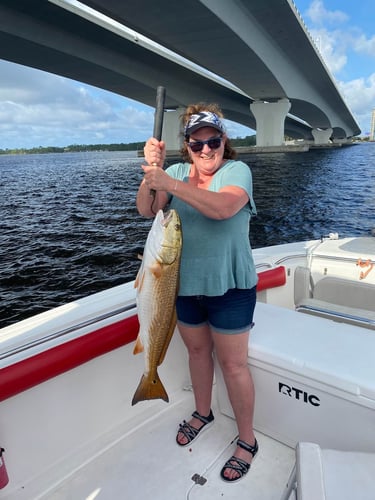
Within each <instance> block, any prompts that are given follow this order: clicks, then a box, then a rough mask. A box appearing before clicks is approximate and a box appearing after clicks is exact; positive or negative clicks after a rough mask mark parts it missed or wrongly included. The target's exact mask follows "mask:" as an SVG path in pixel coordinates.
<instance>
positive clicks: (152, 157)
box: [143, 137, 166, 168]
mask: <svg viewBox="0 0 375 500" xmlns="http://www.w3.org/2000/svg"><path fill="white" fill-rule="evenodd" d="M143 153H144V155H145V159H146V161H147V163H148V164H149V165H153V166H157V167H160V168H163V165H164V161H165V155H166V148H165V142H164V141H158V140H157V139H155V137H150V139H148V140H147V141H146V144H145V147H144V148H143Z"/></svg>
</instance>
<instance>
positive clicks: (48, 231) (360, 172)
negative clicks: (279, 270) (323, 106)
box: [0, 144, 375, 327]
mask: <svg viewBox="0 0 375 500" xmlns="http://www.w3.org/2000/svg"><path fill="white" fill-rule="evenodd" d="M132 156H133V157H132ZM247 163H249V165H250V166H251V169H252V172H253V178H254V198H255V201H256V204H257V208H258V216H257V217H256V219H255V220H253V222H252V225H251V233H250V236H251V242H252V246H253V247H254V248H256V247H259V246H267V245H273V244H277V243H283V242H289V241H293V240H297V239H298V240H301V239H311V238H318V237H320V236H321V235H323V234H328V233H329V232H338V233H339V234H341V235H352V234H355V235H359V234H369V233H370V231H371V229H372V228H373V227H375V213H374V206H375V166H374V165H375V144H361V145H357V146H353V147H346V148H342V149H332V150H315V151H312V152H309V153H280V154H267V155H266V154H262V155H251V156H250V157H249V159H248V161H247ZM140 165H141V160H139V159H137V158H135V157H134V154H133V155H132V154H131V153H130V154H129V153H127V152H115V153H113V152H111V153H109V152H108V153H102V152H101V153H64V154H49V155H17V156H11V155H9V156H8V155H6V156H0V190H1V197H0V215H1V218H0V225H1V231H0V262H1V266H0V327H2V326H5V325H7V324H10V323H13V322H15V321H18V320H20V319H23V318H26V317H28V316H31V315H32V314H35V313H37V312H41V311H43V310H46V309H50V308H51V307H55V306H57V305H61V304H63V303H66V302H69V301H71V300H75V299H77V298H80V297H83V296H86V295H89V294H91V293H95V292H97V291H99V290H104V289H106V288H109V287H111V286H115V285H118V284H121V283H124V282H126V281H129V280H131V279H133V278H134V277H135V274H136V272H137V269H138V267H139V261H138V259H137V254H138V253H140V252H142V248H143V245H144V242H145V239H146V236H147V232H148V229H149V227H150V224H151V222H150V221H149V220H145V219H143V218H142V217H140V216H139V215H138V214H137V211H136V209H135V196H136V192H137V188H138V184H139V182H140V180H141V178H142V171H141V168H140Z"/></svg>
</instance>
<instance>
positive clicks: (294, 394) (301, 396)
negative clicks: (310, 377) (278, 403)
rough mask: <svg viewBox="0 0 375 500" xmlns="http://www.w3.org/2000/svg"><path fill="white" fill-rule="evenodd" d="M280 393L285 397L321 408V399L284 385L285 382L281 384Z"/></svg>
mask: <svg viewBox="0 0 375 500" xmlns="http://www.w3.org/2000/svg"><path fill="white" fill-rule="evenodd" d="M279 392H280V393H281V394H285V396H289V397H291V398H294V399H298V400H299V401H303V402H304V403H310V404H311V405H313V406H320V399H319V398H318V396H314V394H308V393H307V392H305V391H302V390H301V389H297V388H296V387H290V385H287V384H284V383H283V382H279Z"/></svg>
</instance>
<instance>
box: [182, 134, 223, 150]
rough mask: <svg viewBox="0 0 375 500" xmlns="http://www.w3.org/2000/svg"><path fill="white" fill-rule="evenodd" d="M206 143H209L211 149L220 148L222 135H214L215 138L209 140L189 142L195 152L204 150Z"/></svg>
mask: <svg viewBox="0 0 375 500" xmlns="http://www.w3.org/2000/svg"><path fill="white" fill-rule="evenodd" d="M205 144H207V145H208V147H209V148H210V149H218V148H219V147H220V145H221V137H214V138H213V139H208V141H196V142H189V147H190V149H191V150H192V151H193V153H199V151H202V149H203V146H204V145H205Z"/></svg>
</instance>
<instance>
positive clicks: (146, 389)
mask: <svg viewBox="0 0 375 500" xmlns="http://www.w3.org/2000/svg"><path fill="white" fill-rule="evenodd" d="M149 399H162V400H163V401H165V402H166V403H168V402H169V397H168V394H167V391H166V390H165V388H164V386H163V384H162V381H161V380H160V378H159V375H158V373H157V372H155V375H154V376H152V374H150V373H149V374H148V375H147V376H145V375H142V378H141V381H140V382H139V385H138V387H137V390H136V391H135V393H134V396H133V399H132V406H134V405H135V404H137V403H139V402H140V401H147V400H149Z"/></svg>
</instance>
